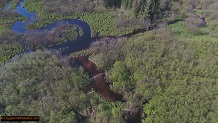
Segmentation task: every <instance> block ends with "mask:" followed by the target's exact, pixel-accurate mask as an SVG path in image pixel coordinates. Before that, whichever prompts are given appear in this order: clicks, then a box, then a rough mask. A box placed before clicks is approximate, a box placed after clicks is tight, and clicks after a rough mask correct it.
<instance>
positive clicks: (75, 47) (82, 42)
mask: <svg viewBox="0 0 218 123" xmlns="http://www.w3.org/2000/svg"><path fill="white" fill-rule="evenodd" d="M24 2H25V0H21V1H20V2H19V3H18V5H17V6H16V8H15V10H11V11H15V12H17V13H18V14H20V15H22V16H24V17H26V18H27V21H25V22H24V21H17V22H16V23H15V24H13V25H12V26H11V30H12V31H13V32H16V33H20V34H24V35H25V34H27V33H28V32H31V31H34V32H43V31H46V30H48V31H50V30H51V29H52V28H55V27H57V26H58V24H60V23H61V24H73V25H76V26H77V27H80V28H82V31H83V35H82V36H79V37H78V38H77V40H76V41H71V40H68V41H66V42H64V43H60V44H58V45H56V46H53V47H52V49H57V50H60V49H62V50H61V53H62V54H63V55H69V54H70V53H72V52H76V51H79V50H82V49H84V48H86V47H88V46H89V45H90V43H91V30H90V26H89V25H88V24H87V23H86V22H84V21H82V20H80V19H73V20H61V21H57V22H54V23H52V24H50V25H48V26H46V27H44V28H41V29H33V30H26V29H25V27H26V26H27V25H29V24H31V23H32V22H34V21H35V20H36V18H37V13H36V12H28V11H27V9H26V8H23V4H24ZM10 6H11V4H10V3H9V4H8V6H7V7H6V8H4V9H3V11H8V9H9V8H10ZM21 44H22V45H23V47H24V52H25V53H28V52H31V50H30V49H27V48H26V44H25V43H24V42H23V41H21Z"/></svg>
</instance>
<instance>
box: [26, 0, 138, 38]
mask: <svg viewBox="0 0 218 123" xmlns="http://www.w3.org/2000/svg"><path fill="white" fill-rule="evenodd" d="M24 6H25V7H26V8H27V10H28V11H30V12H37V13H38V15H39V16H40V17H39V18H38V20H37V21H36V22H34V23H32V24H30V25H28V26H27V27H26V28H27V29H33V28H43V27H45V26H47V25H49V24H51V23H53V22H54V21H58V20H63V19H76V18H80V19H81V20H83V21H85V22H87V23H88V24H89V25H90V27H91V32H92V36H94V35H95V33H96V32H99V33H100V35H101V36H121V35H125V34H128V33H131V32H132V31H133V30H134V29H133V28H122V29H120V28H117V27H116V17H115V16H113V13H111V12H106V11H104V12H71V14H67V15H62V14H58V13H46V12H45V11H43V6H44V3H43V2H42V1H41V0H34V1H30V0H26V1H25V4H24Z"/></svg>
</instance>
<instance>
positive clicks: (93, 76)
mask: <svg viewBox="0 0 218 123" xmlns="http://www.w3.org/2000/svg"><path fill="white" fill-rule="evenodd" d="M70 62H71V65H72V66H73V67H78V66H82V67H83V68H84V71H85V72H87V73H88V75H89V77H90V80H91V83H90V84H89V85H88V86H86V87H84V88H81V90H83V91H84V92H86V93H88V92H90V91H92V89H94V90H95V92H96V93H97V94H99V95H100V96H102V97H103V98H105V99H106V100H107V101H109V102H115V101H121V102H126V101H125V100H123V95H121V94H119V93H115V92H113V91H112V90H111V89H110V84H111V80H110V79H109V78H108V77H107V76H106V75H105V73H104V70H103V69H100V68H98V67H97V66H96V65H95V63H93V62H92V61H90V60H89V59H88V57H87V56H78V57H75V58H71V60H70ZM124 112H127V113H129V118H128V121H127V123H141V109H140V108H137V109H135V110H128V111H124Z"/></svg>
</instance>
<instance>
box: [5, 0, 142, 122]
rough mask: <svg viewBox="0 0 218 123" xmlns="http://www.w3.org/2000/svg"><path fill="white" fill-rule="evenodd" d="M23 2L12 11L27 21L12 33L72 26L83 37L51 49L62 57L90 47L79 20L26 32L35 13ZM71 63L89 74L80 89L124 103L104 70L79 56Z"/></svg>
mask: <svg viewBox="0 0 218 123" xmlns="http://www.w3.org/2000/svg"><path fill="white" fill-rule="evenodd" d="M24 1H25V0H21V1H20V3H19V4H18V6H17V7H16V8H15V10H14V11H16V12H17V13H19V14H20V15H22V16H24V17H26V18H27V21H25V22H23V21H17V22H16V23H15V24H14V25H12V26H11V30H12V31H14V32H16V33H21V34H24V35H25V34H27V33H31V31H33V32H42V31H46V30H52V28H54V27H57V26H58V25H59V24H74V25H77V26H78V27H80V28H81V29H82V31H83V35H82V36H79V37H78V38H77V40H75V41H71V40H68V41H66V42H64V43H60V44H58V45H56V46H53V47H52V49H57V50H60V51H61V53H62V54H63V55H69V54H70V53H73V52H76V51H79V50H82V49H85V48H87V47H88V46H89V45H90V43H91V41H92V38H91V31H90V26H89V25H88V24H87V23H86V22H84V21H82V20H80V19H74V20H61V21H57V22H54V23H52V24H50V25H48V26H46V27H44V28H41V29H34V30H26V29H25V27H26V26H27V25H28V24H30V23H32V22H34V21H35V20H36V17H37V13H36V12H33V13H31V12H28V11H27V9H26V8H23V7H22V6H23V4H24ZM10 6H11V4H10V3H9V5H8V6H7V7H6V8H5V9H4V10H3V11H9V10H8V9H9V8H10ZM10 11H11V10H10ZM144 31H146V30H144V29H142V30H135V31H134V32H133V33H131V34H128V35H125V36H127V37H128V36H131V35H134V34H137V33H139V32H144ZM97 37H98V36H97ZM99 38H100V37H99ZM20 44H21V45H22V46H23V47H24V53H28V52H31V50H30V49H27V48H26V44H25V43H24V42H23V41H20ZM72 60H73V62H72ZM71 62H72V65H75V64H77V65H80V66H83V67H84V68H85V71H86V72H87V73H88V74H89V77H90V79H91V83H90V84H89V85H88V86H86V87H84V88H81V89H82V90H83V91H85V92H90V91H91V90H92V89H94V90H95V91H96V93H98V94H99V95H101V96H102V97H103V98H105V99H106V100H108V101H109V102H114V101H121V102H125V100H123V95H121V94H118V93H115V92H113V91H112V90H111V89H110V86H109V85H110V84H111V81H110V79H109V78H108V77H107V76H106V75H105V73H104V70H102V69H99V68H97V66H96V65H95V64H94V63H93V62H92V61H90V60H89V59H88V57H85V56H80V57H77V58H74V59H71ZM130 112H131V115H130V120H129V121H131V122H135V123H137V122H140V119H141V118H140V112H139V110H137V111H130ZM78 116H79V115H78Z"/></svg>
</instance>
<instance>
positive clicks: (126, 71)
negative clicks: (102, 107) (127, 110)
mask: <svg viewBox="0 0 218 123" xmlns="http://www.w3.org/2000/svg"><path fill="white" fill-rule="evenodd" d="M162 31H164V30H163V29H160V30H157V31H154V32H150V33H148V32H147V33H146V34H140V35H136V36H133V37H131V38H129V39H128V40H126V39H122V41H123V42H125V44H123V45H120V46H119V45H114V49H113V52H116V54H120V56H122V57H119V59H122V61H123V62H121V61H117V62H114V60H116V59H117V57H114V56H112V55H111V51H110V50H109V49H108V48H107V47H110V45H111V44H107V45H106V44H105V45H102V46H103V47H101V48H100V49H101V50H100V53H97V54H96V55H93V59H95V58H96V57H97V56H99V55H100V54H101V53H104V52H105V53H106V52H108V53H106V54H104V57H98V61H96V63H97V65H98V64H100V65H101V66H105V65H106V66H111V68H109V69H108V72H107V74H108V75H109V76H110V77H111V79H112V80H113V82H114V83H113V84H112V85H111V87H112V88H113V89H114V90H115V91H117V92H122V94H123V95H124V98H125V99H126V100H128V102H127V105H129V106H142V105H144V114H143V115H144V116H146V115H147V117H146V118H143V121H144V122H183V121H185V122H201V121H202V122H207V121H211V122H215V121H216V120H217V119H216V115H217V112H216V108H215V107H217V106H216V105H217V103H216V102H217V100H216V95H217V93H216V91H215V90H217V75H218V72H217V71H216V70H217V64H216V63H217V62H216V61H217V45H218V42H217V41H215V40H214V41H213V40H212V39H213V38H211V39H209V40H210V42H208V41H207V40H203V39H201V40H199V41H198V40H197V39H189V40H192V41H193V42H192V43H190V42H189V43H185V41H183V40H182V41H181V40H178V39H176V38H172V37H170V34H168V33H167V32H162ZM159 34H162V36H161V35H159ZM184 40H187V38H186V39H184ZM122 41H120V43H121V42H122ZM121 44H122V43H121ZM119 47H120V48H119ZM95 48H96V47H95ZM95 50H97V49H95ZM115 56H116V55H115ZM105 58H106V59H107V61H105ZM100 61H105V64H103V65H102V63H101V62H100ZM212 86H213V87H212ZM129 90H131V91H129ZM209 90H210V91H209ZM147 101H148V102H149V104H143V103H144V102H147ZM213 108H215V109H213Z"/></svg>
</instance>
